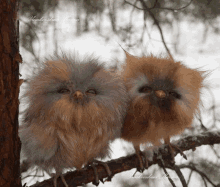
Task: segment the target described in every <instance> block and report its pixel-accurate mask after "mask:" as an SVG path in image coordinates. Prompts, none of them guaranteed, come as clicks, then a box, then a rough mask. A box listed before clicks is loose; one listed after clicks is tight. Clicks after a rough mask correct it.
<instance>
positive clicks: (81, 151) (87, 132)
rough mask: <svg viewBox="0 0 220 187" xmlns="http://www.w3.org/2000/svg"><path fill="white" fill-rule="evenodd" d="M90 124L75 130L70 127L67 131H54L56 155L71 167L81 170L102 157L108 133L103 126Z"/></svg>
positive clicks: (82, 125) (73, 127) (106, 145)
mask: <svg viewBox="0 0 220 187" xmlns="http://www.w3.org/2000/svg"><path fill="white" fill-rule="evenodd" d="M82 123H83V121H82ZM91 123H92V121H91ZM91 123H90V124H89V123H87V124H80V125H81V126H78V127H77V128H76V127H75V126H72V128H70V129H69V130H68V131H65V130H61V129H58V130H56V136H57V139H58V147H59V150H58V151H59V154H58V155H60V157H64V158H65V160H66V162H67V163H70V165H72V166H73V167H77V168H81V167H82V165H84V164H86V163H87V162H88V161H91V160H92V159H93V158H96V157H99V156H100V155H99V154H100V153H102V155H103V150H105V149H106V147H108V141H109V133H108V132H107V129H106V128H105V124H102V126H101V124H91Z"/></svg>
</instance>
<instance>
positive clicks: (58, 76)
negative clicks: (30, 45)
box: [19, 55, 128, 186]
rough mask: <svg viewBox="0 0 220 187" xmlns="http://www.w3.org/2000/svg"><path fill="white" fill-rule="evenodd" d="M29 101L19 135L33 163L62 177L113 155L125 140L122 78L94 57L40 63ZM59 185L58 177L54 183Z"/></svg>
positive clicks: (53, 59)
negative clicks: (122, 137)
mask: <svg viewBox="0 0 220 187" xmlns="http://www.w3.org/2000/svg"><path fill="white" fill-rule="evenodd" d="M24 97H25V98H26V99H27V100H28V106H27V108H26V110H25V113H24V119H23V121H22V126H21V127H20V129H19V135H20V138H21V142H22V151H23V153H24V155H25V156H26V157H27V159H28V161H29V162H30V163H31V164H32V165H37V166H39V167H40V168H42V169H44V170H46V171H48V172H50V171H51V169H55V171H56V177H57V176H59V175H60V176H61V178H62V180H63V181H64V184H65V185H66V186H68V185H67V184H66V183H65V180H64V178H63V177H62V172H63V169H67V168H77V169H80V168H81V167H82V166H83V165H86V164H88V163H91V162H92V161H93V160H94V159H95V158H104V157H106V156H108V155H109V153H110V152H109V151H110V148H109V143H110V142H111V141H113V140H114V139H116V138H118V137H120V132H121V128H122V124H123V119H124V116H125V113H126V107H127V100H128V97H127V94H126V90H125V87H124V85H123V82H122V80H121V79H120V77H119V76H117V74H116V73H114V72H112V71H108V70H106V69H105V68H104V66H103V64H101V63H99V62H98V59H97V58H94V57H93V56H86V57H84V59H81V60H80V58H78V56H77V55H73V56H72V57H67V56H65V55H63V56H57V57H54V58H52V59H51V60H47V61H46V62H44V63H41V64H40V65H39V68H38V71H37V72H36V73H35V75H34V76H33V77H31V78H30V81H29V83H28V88H27V91H26V93H25V95H24ZM54 185H55V186H56V185H57V184H56V178H55V180H54Z"/></svg>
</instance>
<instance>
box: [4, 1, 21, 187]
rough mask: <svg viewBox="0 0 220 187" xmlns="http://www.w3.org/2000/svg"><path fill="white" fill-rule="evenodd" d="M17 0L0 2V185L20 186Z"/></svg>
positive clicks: (7, 186)
mask: <svg viewBox="0 0 220 187" xmlns="http://www.w3.org/2000/svg"><path fill="white" fill-rule="evenodd" d="M17 5H18V2H17V0H1V1H0V59H1V60H0V118H1V121H0V186H4V187H9V186H10V187H12V186H13V187H17V186H19V187H20V186H21V180H20V170H19V168H20V161H19V160H20V146H21V144H20V140H19V137H18V94H19V88H20V83H21V81H19V61H21V58H20V55H19V49H18V25H17V8H18V6H17Z"/></svg>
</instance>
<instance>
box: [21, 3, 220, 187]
mask: <svg viewBox="0 0 220 187" xmlns="http://www.w3.org/2000/svg"><path fill="white" fill-rule="evenodd" d="M75 10H76V7H75V5H74V4H72V3H69V4H68V3H67V2H66V1H65V3H64V2H63V3H62V1H60V3H59V6H58V9H57V10H56V12H55V14H53V15H52V14H51V15H50V14H48V15H47V16H44V17H43V18H40V17H35V18H33V17H30V18H27V17H23V16H21V17H20V20H21V22H20V30H21V31H22V29H23V27H25V26H26V24H25V23H26V22H28V21H32V22H37V21H43V22H45V23H43V24H44V27H47V26H48V28H47V30H48V31H47V37H45V33H43V32H39V31H37V33H36V34H37V36H38V40H36V41H35V42H34V50H35V52H36V54H38V57H39V59H43V58H44V57H45V56H48V55H53V53H54V51H55V46H54V41H53V27H52V26H51V18H53V21H54V24H56V28H57V46H58V53H59V52H60V51H61V50H62V51H64V52H70V53H71V52H74V51H77V52H79V53H80V54H81V55H83V54H85V53H94V54H95V55H96V56H100V58H101V59H102V60H103V61H105V62H106V63H107V64H108V65H114V64H115V63H117V64H119V65H120V64H122V63H123V61H124V60H125V54H124V52H123V50H122V49H121V47H120V46H119V44H120V45H121V46H122V47H123V48H124V49H125V50H126V51H128V52H129V53H130V54H132V55H136V56H140V55H141V54H142V53H144V54H150V53H152V54H154V55H156V56H157V55H160V54H167V53H166V50H165V48H164V45H163V43H162V42H161V37H160V33H159V32H158V29H157V27H156V26H155V25H153V22H152V21H149V20H148V21H146V27H147V31H146V33H145V34H144V40H143V42H142V43H140V45H139V46H135V47H128V44H127V43H125V42H124V41H123V40H122V37H120V35H116V34H115V33H113V32H112V30H111V27H110V21H109V18H108V17H107V16H108V12H107V10H106V11H104V14H103V18H102V22H101V33H102V34H98V33H97V32H96V31H95V30H94V29H93V28H95V24H96V18H95V17H93V19H92V20H91V21H90V23H91V24H90V27H91V29H90V31H89V32H85V33H82V34H81V35H80V36H77V35H76V34H75V33H76V26H75V25H76V22H77V21H78V20H77V19H76V16H75V13H74V12H75ZM131 11H132V9H131V8H130V9H129V8H127V9H124V10H123V9H120V10H119V11H118V12H117V14H118V15H117V16H118V23H117V24H118V25H120V26H123V25H127V24H129V22H130V14H131ZM142 17H143V15H142V13H140V12H139V11H134V12H133V15H132V24H133V25H134V31H133V32H134V33H135V34H134V35H132V38H131V40H130V41H131V43H136V42H138V38H139V37H140V36H141V34H142V27H143V18H142ZM128 18H129V19H128ZM47 19H48V20H47ZM47 22H50V24H47ZM219 23H220V22H219ZM176 27H177V28H175V27H174V28H172V29H171V28H169V26H166V25H165V26H162V29H163V33H164V37H165V41H166V43H167V46H168V47H169V49H170V50H171V53H172V55H173V57H174V58H175V60H177V61H181V62H183V63H184V64H186V65H187V66H188V67H191V68H200V69H202V70H206V71H211V73H210V76H209V77H208V78H207V79H206V82H205V84H206V85H207V86H208V87H209V88H210V89H211V91H212V92H213V94H214V96H215V97H214V98H215V101H214V102H215V103H216V106H219V104H220V100H219V98H220V97H219V95H220V89H219V86H220V34H219V33H215V32H214V31H213V30H212V29H209V30H208V33H207V38H206V40H205V42H204V41H203V32H204V29H205V27H204V24H202V23H199V22H197V23H196V22H190V21H189V20H188V19H187V17H186V18H185V19H182V21H180V22H179V25H178V26H176ZM177 29H178V30H179V41H178V53H175V51H174V48H173V45H172V43H173V42H174V38H175V36H176V33H177V32H176V30H177ZM45 46H46V47H45ZM20 52H21V55H22V57H23V60H24V62H25V63H23V64H22V65H21V67H20V73H21V75H22V77H21V78H24V79H25V78H26V75H30V74H31V70H32V67H33V64H34V61H35V60H34V58H33V56H32V55H31V54H30V53H29V52H27V51H26V50H25V49H24V48H23V47H21V48H20ZM21 93H22V90H21ZM202 101H203V105H204V107H203V109H202V119H203V122H204V124H206V125H207V126H206V127H207V128H209V124H212V121H211V120H212V114H210V113H209V112H207V111H208V109H209V108H210V107H211V106H212V104H213V98H212V97H211V95H210V92H209V91H208V90H207V89H204V90H203V91H202ZM21 110H22V108H21ZM218 112H219V108H216V113H218ZM197 123H198V122H197V120H195V122H194V123H193V126H196V125H197ZM219 127H220V126H219V124H218V129H219ZM177 138H178V137H177ZM214 147H215V146H214ZM112 150H113V153H112V158H113V159H115V158H118V157H121V156H125V155H126V154H127V152H130V153H132V152H133V151H134V150H133V148H132V146H131V145H130V144H128V143H126V142H124V141H120V140H116V141H115V142H114V143H113V145H112ZM188 152H189V154H187V155H189V156H188V157H189V159H190V158H191V157H193V156H194V157H195V158H196V157H198V158H205V159H208V160H211V161H214V162H216V163H219V161H218V159H217V158H215V157H214V156H212V155H214V154H213V152H212V151H210V148H209V146H202V147H199V148H197V149H196V152H195V153H193V154H192V153H191V152H192V151H188ZM188 152H186V153H188ZM207 152H208V153H209V155H207ZM198 155H199V156H198ZM176 162H177V163H185V162H186V161H184V160H183V158H181V157H180V156H179V155H178V156H177V157H176ZM155 168H156V169H155ZM135 171H136V169H133V170H131V171H128V172H123V173H120V174H117V175H115V176H114V177H113V179H112V182H107V183H105V184H100V185H99V186H100V187H103V186H104V187H114V186H120V184H121V182H122V181H126V182H128V183H129V184H130V186H136V185H137V184H136V183H137V182H138V181H139V180H140V177H141V174H140V173H137V174H136V177H132V175H133V174H134V172H135ZM155 171H156V172H155ZM182 171H183V174H184V176H185V178H186V180H187V179H188V176H189V170H187V169H183V170H182ZM154 172H155V173H154ZM168 172H169V173H170V175H171V177H173V180H174V182H175V183H176V185H177V186H181V183H180V182H179V178H178V177H177V176H176V174H175V173H174V172H172V171H171V170H168ZM34 173H35V171H33V172H30V171H29V172H26V173H24V174H23V177H24V176H26V175H28V174H30V175H31V174H32V175H33V174H34ZM39 174H40V173H39ZM39 174H38V175H39ZM144 174H145V175H147V176H149V178H151V181H152V180H153V182H154V185H153V186H161V187H163V186H170V183H169V181H168V180H167V178H166V177H164V174H163V172H161V171H160V170H159V169H158V167H157V166H153V167H151V168H150V169H148V170H147V171H145V172H144ZM47 177H48V176H47ZM192 178H193V180H192V181H191V182H190V185H189V186H200V183H201V184H203V182H202V180H201V178H200V177H198V175H197V174H193V175H192ZM37 180H38V181H43V180H44V178H42V177H39V178H38V177H35V178H34V179H33V178H31V177H28V178H26V179H24V180H23V181H22V182H23V184H24V183H26V182H27V184H28V185H31V184H34V183H35V182H36V181H37ZM146 180H147V179H146ZM132 184H134V185H132ZM91 186H92V185H91ZM140 186H144V185H140ZM208 186H209V185H208Z"/></svg>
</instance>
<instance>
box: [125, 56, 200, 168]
mask: <svg viewBox="0 0 220 187" xmlns="http://www.w3.org/2000/svg"><path fill="white" fill-rule="evenodd" d="M125 53H126V64H125V66H124V68H123V71H122V76H123V78H124V81H125V86H126V88H127V91H128V94H129V96H130V97H131V101H130V104H129V107H128V112H127V115H126V118H125V122H124V125H123V128H122V138H123V139H124V140H127V141H129V142H132V143H133V145H134V148H135V151H136V153H137V156H138V158H139V161H140V171H143V160H142V159H141V156H140V147H139V146H140V144H142V143H147V142H151V143H153V144H154V145H158V144H159V141H160V140H161V139H164V141H165V143H166V144H168V145H169V147H170V148H171V154H172V156H173V148H177V147H175V146H174V145H172V144H170V137H171V136H173V135H177V134H180V133H181V132H182V131H183V130H184V129H185V128H186V127H189V126H190V125H191V123H192V120H193V116H194V114H195V112H196V111H197V109H198V105H199V101H200V89H201V88H202V82H203V79H204V78H203V76H202V75H203V72H200V71H198V70H193V69H190V68H187V67H186V66H184V65H183V64H181V63H180V62H175V61H174V60H171V59H169V58H156V57H154V56H148V57H146V56H143V57H141V58H138V57H135V56H132V55H130V54H128V53H127V52H125ZM173 159H174V157H173Z"/></svg>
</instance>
